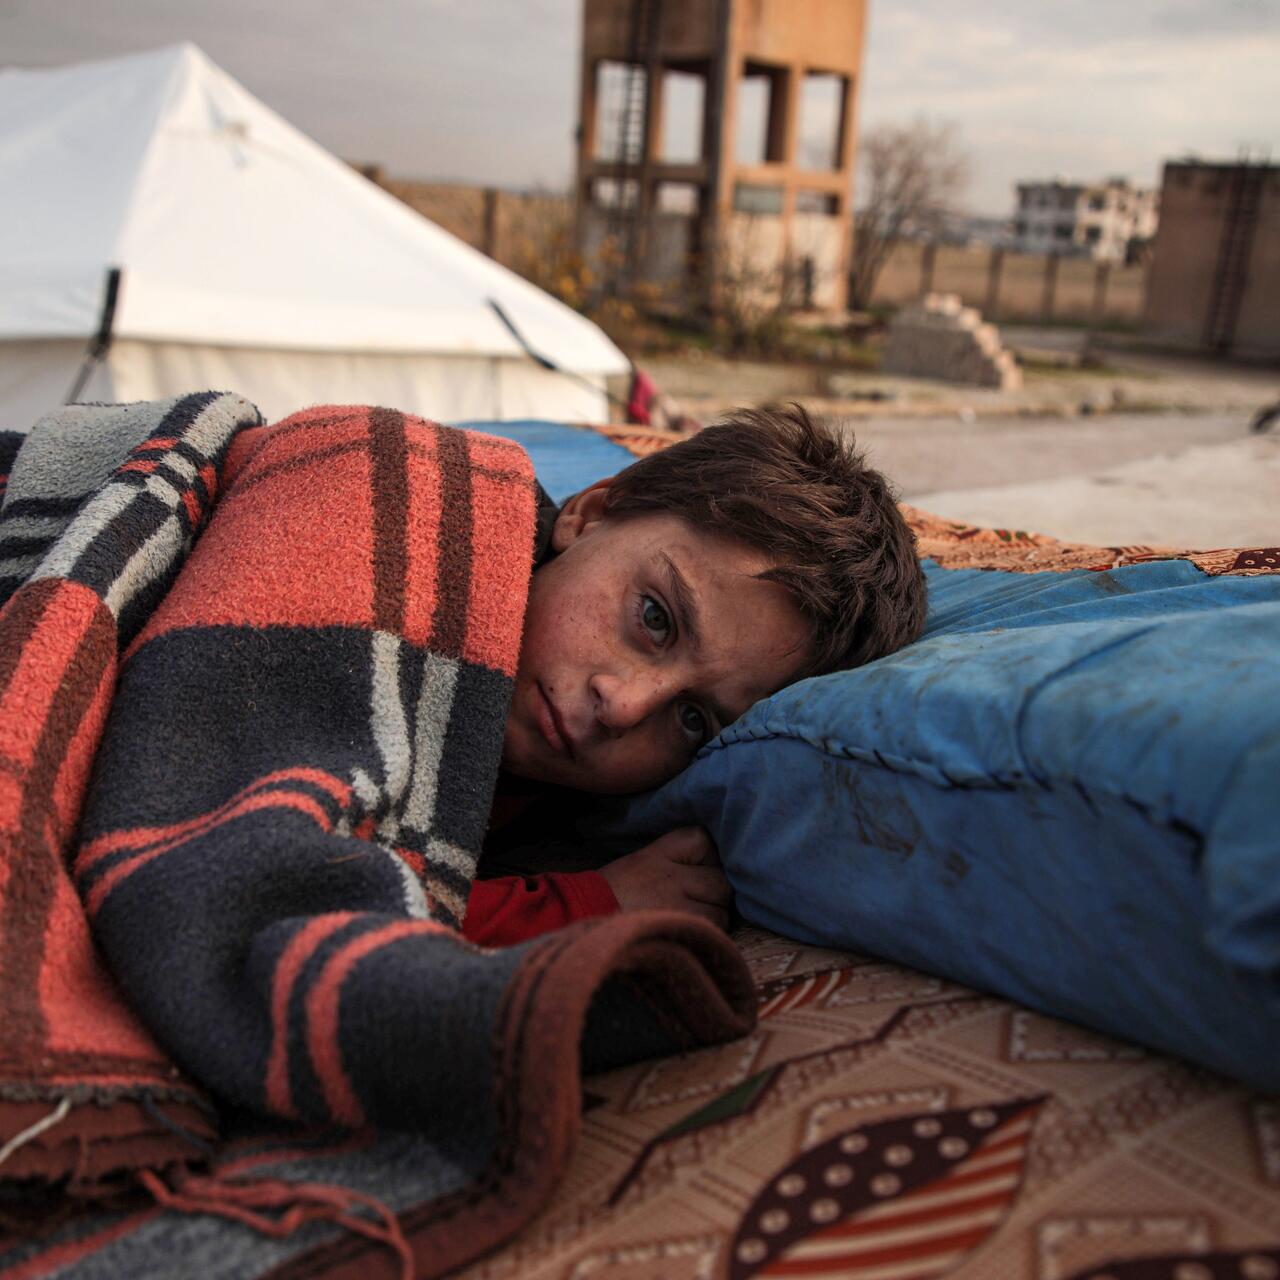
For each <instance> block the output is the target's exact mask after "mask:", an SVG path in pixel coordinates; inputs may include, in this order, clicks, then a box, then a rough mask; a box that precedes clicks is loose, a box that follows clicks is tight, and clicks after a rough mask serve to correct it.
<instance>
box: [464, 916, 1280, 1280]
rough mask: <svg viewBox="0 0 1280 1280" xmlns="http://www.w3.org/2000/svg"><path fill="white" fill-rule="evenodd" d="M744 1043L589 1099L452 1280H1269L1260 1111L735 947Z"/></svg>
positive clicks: (1090, 1049) (1000, 1024) (1178, 1068)
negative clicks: (772, 1279)
mask: <svg viewBox="0 0 1280 1280" xmlns="http://www.w3.org/2000/svg"><path fill="white" fill-rule="evenodd" d="M737 941H738V944H739V946H740V947H741V949H742V951H743V954H744V955H745V956H746V958H747V960H748V962H749V964H750V966H751V968H752V970H753V972H754V975H755V978H756V981H757V984H758V988H759V999H760V1025H759V1027H758V1029H757V1031H756V1032H755V1033H754V1034H753V1035H752V1036H750V1037H749V1038H748V1039H746V1040H741V1041H737V1042H735V1043H733V1044H729V1045H724V1046H722V1047H719V1048H715V1049H708V1050H703V1051H701V1052H698V1053H693V1054H688V1055H684V1056H681V1057H674V1058H666V1059H661V1060H659V1061H656V1062H648V1063H642V1064H640V1065H637V1066H633V1067H628V1068H625V1069H623V1070H618V1071H613V1072H609V1073H607V1074H604V1075H599V1076H596V1077H594V1078H591V1079H589V1080H588V1081H587V1083H586V1096H585V1109H586V1117H585V1122H584V1129H583V1134H582V1139H581V1141H580V1143H579V1146H578V1150H577V1152H576V1154H575V1156H574V1158H573V1161H572V1163H571V1167H570V1171H569V1174H568V1176H567V1177H566V1178H565V1180H564V1182H563V1183H562V1184H561V1187H560V1189H559V1191H558V1193H557V1194H556V1196H555V1198H554V1200H553V1201H552V1203H551V1204H550V1206H549V1207H548V1208H547V1209H546V1211H544V1212H543V1213H542V1214H541V1215H540V1216H539V1217H538V1218H536V1219H535V1220H534V1221H533V1222H532V1223H531V1224H530V1225H529V1226H528V1227H527V1228H526V1229H525V1230H524V1231H523V1233H522V1234H521V1235H520V1236H519V1237H518V1238H517V1239H516V1241H515V1242H514V1243H513V1244H512V1245H510V1246H509V1247H507V1248H506V1249H504V1250H503V1251H502V1252H500V1253H498V1254H497V1255H495V1256H493V1257H491V1258H489V1259H488V1260H486V1261H485V1262H482V1263H480V1264H477V1265H475V1266H473V1267H471V1268H469V1269H467V1270H465V1271H463V1272H461V1273H459V1274H460V1276H461V1277H465V1280H508V1278H511V1280H515V1278H518V1280H553V1278H554V1280H588V1278H589V1277H604V1278H607V1280H659V1278H660V1280H716V1278H720V1277H725V1278H728V1280H746V1278H747V1277H757V1276H796V1277H809V1278H811V1280H812V1278H820V1277H830V1278H832V1280H834V1278H835V1277H842V1278H844V1280H933V1278H934V1277H943V1276H945V1277H947V1280H1227V1278H1228V1277H1229V1278H1230V1280H1280V1099H1269V1100H1268V1099H1265V1098H1260V1097H1256V1096H1250V1095H1249V1094H1248V1093H1247V1092H1246V1091H1245V1090H1243V1089H1242V1088H1240V1087H1238V1086H1236V1085H1233V1084H1231V1083H1230V1082H1228V1081H1225V1080H1223V1079H1221V1078H1219V1077H1216V1076H1213V1075H1211V1074H1209V1073H1207V1072H1204V1071H1201V1070H1199V1069H1197V1068H1193V1067H1189V1066H1186V1065H1184V1064H1182V1063H1180V1062H1176V1061H1174V1060H1172V1059H1169V1058H1164V1057H1160V1056H1158V1055H1155V1054H1149V1053H1145V1052H1143V1051H1142V1050H1139V1049H1137V1048H1134V1047H1132V1046H1130V1045H1126V1044H1122V1043H1119V1042H1117V1041H1114V1040H1109V1039H1106V1038H1104V1037H1102V1036H1098V1035H1095V1034H1093V1033H1091V1032H1087V1031H1084V1030H1081V1029H1080V1028H1077V1027H1074V1026H1070V1025H1068V1024H1066V1023H1063V1022H1058V1021H1055V1020H1054V1019H1051V1018H1047V1017H1043V1016H1041V1015H1039V1014H1034V1013H1031V1012H1028V1011H1027V1010H1024V1009H1021V1008H1019V1007H1018V1006H1016V1005H1013V1004H1010V1003H1008V1002H1007V1001H1003V1000H999V999H995V998H992V997H988V996H984V995H979V994H976V993H974V992H972V991H969V990H966V989H965V988H962V987H959V986H955V985H953V984H951V983H948V982H946V981H944V980H942V979H939V978H933V977H929V976H926V975H923V974H920V973H915V972H912V971H911V970H908V969H903V968H901V967H899V966H896V965H892V964H886V963H883V962H881V961H877V960H871V959H868V958H866V957H862V956H857V955H853V954H849V953H842V952H833V951H824V950H819V949H817V948H814V947H808V946H804V945H801V944H799V943H794V942H789V941H787V940H785V939H783V938H780V937H777V936H775V935H773V934H770V933H767V932H764V931H762V930H757V929H747V930H744V931H742V932H741V933H740V934H739V935H737Z"/></svg>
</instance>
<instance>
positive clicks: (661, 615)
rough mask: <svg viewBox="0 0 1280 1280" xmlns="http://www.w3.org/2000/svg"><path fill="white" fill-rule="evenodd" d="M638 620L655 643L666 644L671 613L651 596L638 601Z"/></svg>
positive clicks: (669, 631)
mask: <svg viewBox="0 0 1280 1280" xmlns="http://www.w3.org/2000/svg"><path fill="white" fill-rule="evenodd" d="M640 621H641V623H642V624H643V626H644V629H645V630H646V631H647V632H648V633H649V636H650V638H651V639H652V640H654V641H655V642H656V643H657V644H659V645H662V644H666V642H667V641H668V640H669V639H670V638H671V615H670V614H669V613H668V612H667V611H666V610H665V609H664V608H663V607H662V606H661V605H660V604H659V603H658V602H657V601H656V600H655V599H654V598H653V597H652V596H645V597H644V598H643V599H642V600H641V602H640Z"/></svg>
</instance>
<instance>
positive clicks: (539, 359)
mask: <svg viewBox="0 0 1280 1280" xmlns="http://www.w3.org/2000/svg"><path fill="white" fill-rule="evenodd" d="M487 301H488V303H489V305H490V306H491V307H492V308H493V314H494V315H496V316H497V317H498V319H499V320H501V321H502V323H503V324H504V325H505V326H506V328H507V332H508V333H510V334H511V336H512V337H513V338H514V339H515V340H516V341H517V342H518V343H519V344H520V347H521V349H522V350H523V351H524V353H525V355H527V356H528V357H529V359H530V360H532V361H534V363H536V364H540V365H541V366H542V367H543V368H544V369H546V370H547V371H548V372H549V373H559V374H562V375H563V376H564V377H566V378H572V379H573V380H574V382H576V383H578V384H580V385H581V386H584V387H587V388H589V389H590V390H592V391H596V392H599V391H603V392H604V397H605V399H606V400H608V401H609V402H610V403H611V404H616V405H618V406H619V407H620V408H622V409H624V410H625V409H627V408H628V404H627V402H626V401H625V400H624V399H623V398H622V397H621V396H615V395H614V394H613V392H611V391H610V390H609V388H608V387H597V386H596V384H595V383H594V382H592V381H591V379H590V378H584V377H583V376H582V374H580V373H575V372H574V371H573V370H572V369H566V368H565V367H564V366H563V365H559V364H556V362H555V361H554V360H552V359H551V358H550V357H549V356H544V355H543V354H542V353H541V352H540V351H535V350H534V349H533V348H532V347H531V346H530V345H529V343H528V342H527V340H526V339H525V336H524V334H523V333H521V332H520V330H519V329H517V328H516V326H515V321H514V320H512V319H511V317H510V316H509V315H507V313H506V311H505V309H504V308H503V306H502V304H501V303H500V302H499V301H498V300H497V299H496V298H489V299H487ZM635 369H636V366H635V362H634V361H631V374H632V377H634V376H635Z"/></svg>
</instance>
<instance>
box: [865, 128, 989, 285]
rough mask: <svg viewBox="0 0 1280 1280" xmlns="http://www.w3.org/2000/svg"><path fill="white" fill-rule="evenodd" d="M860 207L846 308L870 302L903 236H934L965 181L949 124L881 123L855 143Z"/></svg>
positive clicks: (965, 167)
mask: <svg viewBox="0 0 1280 1280" xmlns="http://www.w3.org/2000/svg"><path fill="white" fill-rule="evenodd" d="M859 150H860V156H859V161H860V167H861V169H862V190H863V193H864V194H863V200H862V207H861V208H860V209H859V210H858V212H857V214H856V216H855V218H854V238H853V261H852V266H851V268H850V271H849V305H850V306H851V307H854V308H856V309H858V310H861V309H863V308H865V307H866V306H867V305H868V304H869V303H870V301H871V295H872V292H873V291H874V289H875V287H876V279H877V277H878V276H879V274H880V269H881V268H882V267H883V266H884V264H885V262H886V260H887V259H888V257H889V254H890V253H891V252H892V250H893V247H894V245H896V244H897V243H898V241H899V240H901V239H902V238H903V237H904V236H908V235H917V236H918V235H921V234H924V235H927V234H929V233H930V232H933V233H935V234H936V233H937V232H938V231H939V230H940V229H941V226H942V223H943V220H944V218H945V216H946V214H947V213H949V212H952V211H953V210H954V208H955V205H956V202H957V200H958V199H959V197H960V194H961V193H962V192H963V190H964V188H965V186H966V185H967V184H968V181H969V157H968V154H967V153H966V152H965V151H963V150H962V149H961V147H960V143H959V140H958V137H957V134H956V129H955V126H954V125H949V124H942V125H934V124H930V123H929V122H928V121H927V120H915V121H913V122H912V123H911V124H882V125H877V126H876V127H875V128H873V129H868V130H867V132H866V133H864V134H863V135H862V138H861V141H860V143H859Z"/></svg>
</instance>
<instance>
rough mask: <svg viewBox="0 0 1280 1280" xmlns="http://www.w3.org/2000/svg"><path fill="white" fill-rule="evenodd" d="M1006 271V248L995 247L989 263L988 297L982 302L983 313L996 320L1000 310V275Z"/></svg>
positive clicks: (986, 316) (989, 318)
mask: <svg viewBox="0 0 1280 1280" xmlns="http://www.w3.org/2000/svg"><path fill="white" fill-rule="evenodd" d="M1003 271H1004V250H1003V249H997V248H993V249H992V250H991V258H990V261H989V262H988V263H987V297H986V300H985V301H984V302H983V304H982V314H983V316H984V317H985V318H986V319H988V320H994V319H995V318H996V315H997V313H998V312H999V310H1000V276H1001V274H1002V273H1003Z"/></svg>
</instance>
